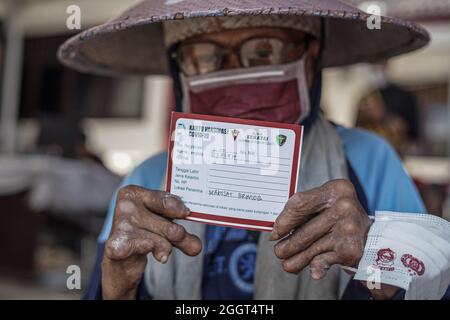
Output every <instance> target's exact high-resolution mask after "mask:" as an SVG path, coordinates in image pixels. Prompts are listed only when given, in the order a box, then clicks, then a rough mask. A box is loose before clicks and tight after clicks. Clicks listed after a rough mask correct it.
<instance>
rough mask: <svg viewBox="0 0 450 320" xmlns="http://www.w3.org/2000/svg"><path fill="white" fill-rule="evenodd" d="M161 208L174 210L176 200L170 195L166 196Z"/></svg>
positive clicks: (176, 203)
mask: <svg viewBox="0 0 450 320" xmlns="http://www.w3.org/2000/svg"><path fill="white" fill-rule="evenodd" d="M162 202H163V206H164V208H166V209H176V207H177V205H178V201H177V199H176V198H175V197H174V196H172V195H167V196H165V197H164V198H163V201H162Z"/></svg>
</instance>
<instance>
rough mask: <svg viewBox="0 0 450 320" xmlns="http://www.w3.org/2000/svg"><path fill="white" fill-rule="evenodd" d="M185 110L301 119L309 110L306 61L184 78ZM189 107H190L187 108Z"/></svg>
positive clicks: (293, 120)
mask: <svg viewBox="0 0 450 320" xmlns="http://www.w3.org/2000/svg"><path fill="white" fill-rule="evenodd" d="M182 81H183V88H184V96H185V97H186V94H188V99H186V100H185V101H184V107H185V111H189V112H192V113H199V114H208V115H217V116H226V117H235V118H243V119H253V120H265V121H274V122H284V123H298V122H299V121H300V120H302V119H303V118H304V117H306V116H307V115H308V114H309V97H308V91H307V86H306V80H305V74H304V71H303V61H299V62H295V63H293V64H289V65H283V66H270V67H257V68H248V69H233V70H227V71H219V72H215V73H214V74H208V75H205V76H197V77H190V78H182ZM186 109H187V110H186Z"/></svg>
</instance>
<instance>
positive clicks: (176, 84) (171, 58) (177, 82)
mask: <svg viewBox="0 0 450 320" xmlns="http://www.w3.org/2000/svg"><path fill="white" fill-rule="evenodd" d="M178 47H179V43H176V44H174V45H172V46H170V47H169V49H168V50H167V60H168V62H169V70H170V76H171V78H172V82H173V85H172V86H173V93H174V96H175V111H177V112H182V111H183V90H182V84H181V79H180V73H181V70H180V67H179V66H178V62H177V59H176V55H175V53H176V52H177V50H178Z"/></svg>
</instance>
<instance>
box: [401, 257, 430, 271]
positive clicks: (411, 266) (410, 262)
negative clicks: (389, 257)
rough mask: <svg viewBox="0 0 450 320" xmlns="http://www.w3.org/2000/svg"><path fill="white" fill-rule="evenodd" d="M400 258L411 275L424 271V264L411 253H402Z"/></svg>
mask: <svg viewBox="0 0 450 320" xmlns="http://www.w3.org/2000/svg"><path fill="white" fill-rule="evenodd" d="M401 260H402V263H403V265H404V266H405V267H407V268H408V272H409V274H410V275H411V276H421V275H423V274H424V273H425V264H424V263H423V262H422V261H420V260H419V259H417V258H416V257H414V256H413V255H411V254H404V255H403V256H402V259H401Z"/></svg>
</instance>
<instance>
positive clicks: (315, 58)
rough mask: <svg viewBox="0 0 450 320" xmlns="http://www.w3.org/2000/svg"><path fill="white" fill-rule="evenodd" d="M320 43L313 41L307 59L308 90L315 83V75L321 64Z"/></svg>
mask: <svg viewBox="0 0 450 320" xmlns="http://www.w3.org/2000/svg"><path fill="white" fill-rule="evenodd" d="M319 54H320V42H319V41H317V40H313V41H311V42H310V44H309V48H308V53H307V55H306V57H305V72H306V81H307V82H308V88H309V89H311V87H312V85H313V81H314V74H315V73H316V70H317V68H318V67H319V68H320V66H317V63H319Z"/></svg>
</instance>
